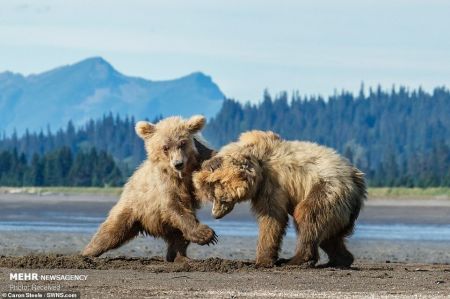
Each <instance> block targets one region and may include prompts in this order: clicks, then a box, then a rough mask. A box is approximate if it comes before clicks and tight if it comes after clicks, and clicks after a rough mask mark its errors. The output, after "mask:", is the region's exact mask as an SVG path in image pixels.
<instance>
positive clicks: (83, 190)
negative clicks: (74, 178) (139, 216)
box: [0, 187, 122, 195]
mask: <svg viewBox="0 0 450 299" xmlns="http://www.w3.org/2000/svg"><path fill="white" fill-rule="evenodd" d="M121 192H122V188H121V187H17V188H14V187H0V193H27V194H40V195H45V194H88V195H120V193H121Z"/></svg>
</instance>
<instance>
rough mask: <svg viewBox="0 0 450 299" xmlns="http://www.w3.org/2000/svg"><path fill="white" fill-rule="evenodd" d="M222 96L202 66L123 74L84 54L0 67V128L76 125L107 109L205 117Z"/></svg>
mask: <svg viewBox="0 0 450 299" xmlns="http://www.w3.org/2000/svg"><path fill="white" fill-rule="evenodd" d="M224 98H225V95H224V94H223V93H222V91H221V90H220V88H219V87H218V86H217V84H216V83H214V81H213V80H212V78H211V77H210V76H208V75H205V74H204V73H202V72H198V71H197V72H193V73H191V74H188V75H185V76H182V77H179V78H176V79H173V80H160V81H156V80H149V79H145V78H141V77H133V76H127V75H124V74H122V73H121V72H119V71H118V70H116V69H115V68H114V67H113V66H112V65H111V64H110V63H109V62H108V61H106V60H105V59H103V58H102V57H90V58H87V59H84V60H81V61H79V62H77V63H74V64H69V65H64V66H60V67H57V68H54V69H51V70H48V71H45V72H42V73H38V74H30V75H27V76H24V75H22V74H19V73H13V72H11V71H6V72H2V73H0V130H2V131H5V132H6V133H8V134H10V133H11V132H13V131H14V130H17V132H18V133H19V134H20V133H23V132H24V131H25V130H26V129H29V130H30V131H37V130H41V129H44V128H46V127H47V126H50V127H51V129H52V130H57V129H59V128H61V127H63V126H65V125H66V124H67V122H68V121H69V120H71V121H72V122H73V123H74V124H75V125H82V124H83V123H84V122H85V120H86V119H90V118H99V117H101V116H102V115H104V114H107V113H110V112H111V113H113V114H118V115H121V116H127V115H128V116H134V117H135V118H136V119H145V118H148V119H152V118H154V117H157V116H160V115H163V116H169V115H181V116H184V117H187V116H190V115H192V114H204V115H205V116H206V117H208V118H210V117H212V116H214V115H215V114H216V113H217V112H218V111H219V109H220V107H221V105H222V102H223V99H224Z"/></svg>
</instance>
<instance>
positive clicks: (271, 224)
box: [193, 131, 366, 267]
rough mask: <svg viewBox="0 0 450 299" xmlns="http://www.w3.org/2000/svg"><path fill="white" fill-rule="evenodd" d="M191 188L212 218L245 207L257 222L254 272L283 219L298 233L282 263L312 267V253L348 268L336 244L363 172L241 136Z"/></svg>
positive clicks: (352, 215) (272, 249) (362, 190)
mask: <svg viewBox="0 0 450 299" xmlns="http://www.w3.org/2000/svg"><path fill="white" fill-rule="evenodd" d="M193 181H194V185H195V188H196V196H197V197H198V198H199V199H202V200H208V201H212V202H213V209H212V214H213V216H214V217H216V218H221V217H223V216H225V215H226V214H228V213H229V212H230V211H231V210H232V209H233V207H234V205H235V204H236V203H238V202H242V201H245V200H251V203H252V209H253V211H254V212H255V214H256V216H257V219H258V223H259V238H258V246H257V252H256V264H257V265H259V266H266V267H270V266H272V265H274V263H275V262H276V261H277V259H278V252H279V250H280V246H281V242H282V238H283V236H284V234H285V231H286V226H287V224H288V215H292V216H293V218H294V224H295V227H296V229H297V232H298V245H297V251H296V253H295V255H294V256H293V257H292V258H291V259H290V260H289V261H288V263H289V264H295V265H305V266H314V265H315V264H316V262H317V260H318V257H319V255H318V247H319V246H320V247H321V248H322V249H323V250H324V251H325V252H326V253H327V255H328V257H329V264H328V265H329V266H336V267H348V266H350V265H351V264H352V263H353V255H352V254H351V253H350V252H349V251H348V250H347V248H346V247H345V244H344V238H345V237H346V236H348V235H350V234H351V233H352V230H353V227H354V223H355V220H356V218H357V217H358V215H359V211H360V209H361V207H362V205H363V202H364V199H365V198H366V186H365V182H364V177H363V173H361V172H360V171H359V170H358V169H356V168H354V167H353V166H351V165H350V164H349V162H348V161H347V160H346V159H343V158H342V157H341V156H339V155H338V154H337V153H336V152H335V151H333V150H332V149H330V148H326V147H323V146H320V145H317V144H315V143H310V142H299V141H284V140H282V139H281V138H280V137H279V136H278V135H276V134H274V133H272V132H262V131H251V132H246V133H243V134H242V135H241V136H240V139H239V141H237V142H234V143H231V144H229V145H227V146H225V147H224V148H223V149H222V150H221V151H219V153H218V154H217V155H216V156H215V157H213V158H211V159H210V160H208V161H205V162H204V163H203V165H202V168H201V170H200V171H198V172H196V173H194V176H193Z"/></svg>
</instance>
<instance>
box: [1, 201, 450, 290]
mask: <svg viewBox="0 0 450 299" xmlns="http://www.w3.org/2000/svg"><path fill="white" fill-rule="evenodd" d="M116 200H117V197H115V196H92V195H62V194H53V195H51V194H50V195H46V196H36V195H28V194H0V205H1V209H0V220H1V221H2V223H3V224H4V223H9V222H11V223H18V222H20V221H21V220H26V221H33V220H34V221H36V222H31V223H41V222H42V219H50V218H52V219H58V218H57V217H59V215H61V214H62V215H64V213H67V211H69V212H70V213H71V215H72V216H73V215H76V216H79V217H86V219H91V218H92V219H94V218H95V219H103V218H104V217H105V216H106V214H107V212H108V211H109V209H110V208H111V206H112V205H113V204H114V202H115V201H116ZM208 209H209V207H205V208H204V209H202V210H201V211H200V213H199V217H200V218H201V219H202V221H212V219H211V217H210V215H209V210H208ZM55 215H56V216H55ZM71 219H72V218H67V219H65V220H64V219H61V220H60V221H61V223H65V224H67V222H70V221H72V220H71ZM73 219H75V218H73ZM227 219H228V220H229V221H240V220H243V219H245V220H246V221H247V220H249V219H250V220H249V221H253V220H251V219H252V216H251V214H250V213H249V207H248V206H247V205H240V206H239V208H238V209H237V210H236V211H234V212H233V213H232V214H230V215H229V217H227ZM58 221H59V220H58ZM211 223H212V226H213V228H214V222H211ZM359 223H363V224H364V223H365V224H371V225H376V224H378V223H382V224H388V225H389V224H392V225H395V224H396V223H403V224H406V225H421V224H426V225H437V226H439V225H447V224H450V201H449V200H448V199H442V198H430V199H423V200H422V199H411V198H400V199H388V198H374V199H370V200H368V201H367V204H366V207H365V209H364V210H363V212H362V213H361V216H360V218H359ZM52 225H53V224H52ZM55 226H58V225H55ZM91 236H92V233H91V232H90V231H86V232H80V231H63V232H62V231H58V227H55V229H54V230H47V231H39V229H37V230H35V229H33V230H28V231H27V230H21V229H8V230H0V250H1V251H0V252H1V253H0V255H1V257H0V271H1V272H2V273H1V275H0V291H8V290H9V289H10V288H11V287H12V286H14V285H19V284H24V285H27V284H29V285H31V284H33V283H34V284H36V283H37V284H43V285H48V284H49V282H41V281H39V282H17V281H10V280H9V273H12V272H37V273H46V274H52V273H53V274H76V273H81V274H85V275H88V279H87V280H86V281H66V282H58V284H59V285H60V286H61V288H62V289H63V290H67V291H69V290H70V291H78V292H80V294H81V295H82V298H104V297H108V298H125V297H129V298H133V297H134V298H136V297H143V298H144V297H148V298H150V297H167V298H172V297H180V296H185V297H197V298H270V297H287V298H337V297H348V298H366V297H371V296H372V297H377V298H378V297H392V298H409V297H410V296H412V295H415V296H416V297H417V298H438V297H441V298H450V242H448V241H430V240H427V241H424V240H382V239H366V238H362V239H361V238H350V240H349V241H348V245H349V248H350V250H351V251H352V252H353V253H354V255H355V257H356V262H355V264H354V266H353V267H352V268H351V269H345V270H342V269H330V268H321V267H318V268H316V269H302V268H301V267H287V266H284V267H275V268H272V269H256V268H255V266H254V264H253V259H254V255H255V246H256V237H254V236H227V235H225V236H220V235H219V243H218V244H217V245H216V246H198V245H195V244H194V245H191V246H190V247H189V256H190V257H191V258H193V259H195V260H193V261H191V262H189V263H185V264H171V263H165V262H163V261H162V258H161V256H163V255H164V251H165V245H164V243H163V242H161V240H155V239H153V238H149V237H142V236H140V237H138V238H136V239H135V240H133V241H132V242H130V243H128V244H126V245H125V246H123V247H121V248H119V249H117V250H112V251H110V252H108V253H107V254H105V255H104V256H102V257H101V258H95V259H87V258H82V257H80V256H78V253H79V251H80V250H81V249H82V248H83V247H84V246H85V245H86V244H87V242H88V241H89V239H90V237H91ZM294 250H295V238H293V237H286V238H285V241H284V243H283V248H282V251H281V257H289V256H290V255H292V254H293V252H294ZM324 262H326V258H325V257H323V256H322V258H321V261H320V263H319V264H322V263H324Z"/></svg>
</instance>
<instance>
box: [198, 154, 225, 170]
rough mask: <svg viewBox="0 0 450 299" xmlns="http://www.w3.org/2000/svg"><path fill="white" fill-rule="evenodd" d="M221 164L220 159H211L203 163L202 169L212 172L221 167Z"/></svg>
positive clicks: (221, 160)
mask: <svg viewBox="0 0 450 299" xmlns="http://www.w3.org/2000/svg"><path fill="white" fill-rule="evenodd" d="M222 163H223V159H222V157H212V158H211V159H209V160H206V161H205V162H203V164H202V169H205V170H208V171H211V172H213V171H214V170H216V169H218V168H220V167H221V166H222Z"/></svg>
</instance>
